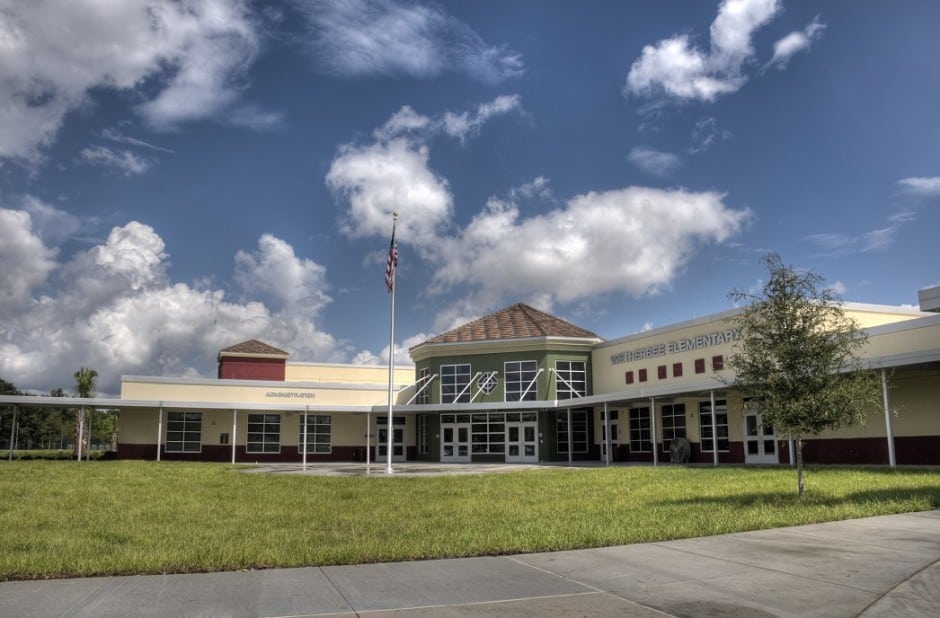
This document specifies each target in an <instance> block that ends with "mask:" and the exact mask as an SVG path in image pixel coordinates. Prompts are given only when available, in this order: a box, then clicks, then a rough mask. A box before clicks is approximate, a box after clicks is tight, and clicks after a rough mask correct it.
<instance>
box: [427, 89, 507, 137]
mask: <svg viewBox="0 0 940 618" xmlns="http://www.w3.org/2000/svg"><path fill="white" fill-rule="evenodd" d="M521 101H522V99H521V98H520V97H519V95H517V94H514V95H504V96H500V97H496V98H495V99H494V100H492V101H490V102H489V103H483V104H481V105H480V106H479V107H478V108H477V110H476V112H475V113H468V112H463V113H460V114H454V113H452V112H447V113H445V114H444V117H443V119H442V128H443V131H444V133H446V134H447V135H450V136H451V137H455V138H457V139H459V140H460V141H461V142H464V141H466V139H467V137H468V136H472V135H476V134H477V133H478V132H479V131H480V128H481V127H482V126H483V125H484V124H485V123H486V122H487V121H488V120H489V119H490V118H492V117H493V116H498V115H501V114H507V113H509V112H511V111H516V110H519V109H521Z"/></svg>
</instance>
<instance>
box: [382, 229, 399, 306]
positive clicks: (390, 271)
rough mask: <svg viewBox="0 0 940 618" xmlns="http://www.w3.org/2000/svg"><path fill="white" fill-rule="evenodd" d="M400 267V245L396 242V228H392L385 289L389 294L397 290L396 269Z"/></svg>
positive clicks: (386, 265)
mask: <svg viewBox="0 0 940 618" xmlns="http://www.w3.org/2000/svg"><path fill="white" fill-rule="evenodd" d="M396 266H398V243H396V242H395V226H394V225H393V226H392V242H391V244H389V246H388V262H386V264H385V287H387V288H388V291H389V294H391V292H392V290H394V289H395V267H396Z"/></svg>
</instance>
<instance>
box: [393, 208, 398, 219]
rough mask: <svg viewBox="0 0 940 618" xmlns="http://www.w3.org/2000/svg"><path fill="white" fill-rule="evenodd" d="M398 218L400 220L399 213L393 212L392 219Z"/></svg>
mask: <svg viewBox="0 0 940 618" xmlns="http://www.w3.org/2000/svg"><path fill="white" fill-rule="evenodd" d="M397 218H398V211H397V210H393V211H392V219H397Z"/></svg>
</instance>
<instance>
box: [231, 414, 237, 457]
mask: <svg viewBox="0 0 940 618" xmlns="http://www.w3.org/2000/svg"><path fill="white" fill-rule="evenodd" d="M237 431H238V410H232V464H233V465H234V464H235V445H236V444H238V440H237V439H236V438H237V436H236V432H237Z"/></svg>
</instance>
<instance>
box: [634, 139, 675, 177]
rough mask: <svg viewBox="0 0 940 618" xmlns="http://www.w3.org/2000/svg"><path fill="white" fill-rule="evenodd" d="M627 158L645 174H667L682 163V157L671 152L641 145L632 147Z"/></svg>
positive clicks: (661, 175) (662, 175) (663, 175)
mask: <svg viewBox="0 0 940 618" xmlns="http://www.w3.org/2000/svg"><path fill="white" fill-rule="evenodd" d="M627 159H628V160H629V161H630V163H632V164H633V165H635V166H637V167H638V168H640V169H641V170H643V171H644V172H646V173H647V174H652V175H653V176H659V177H665V176H669V175H670V174H672V173H673V172H674V171H676V170H677V169H679V167H680V166H681V165H682V159H680V158H679V157H678V156H676V155H674V154H672V153H671V152H660V151H658V150H653V149H652V148H643V147H641V146H637V147H636V148H634V149H632V150H631V151H630V154H629V155H628V156H627Z"/></svg>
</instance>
